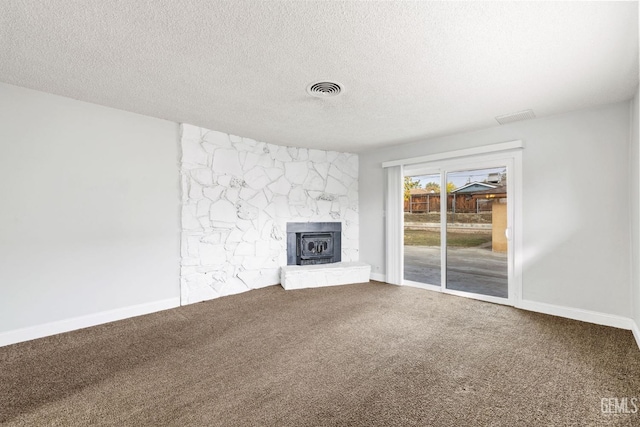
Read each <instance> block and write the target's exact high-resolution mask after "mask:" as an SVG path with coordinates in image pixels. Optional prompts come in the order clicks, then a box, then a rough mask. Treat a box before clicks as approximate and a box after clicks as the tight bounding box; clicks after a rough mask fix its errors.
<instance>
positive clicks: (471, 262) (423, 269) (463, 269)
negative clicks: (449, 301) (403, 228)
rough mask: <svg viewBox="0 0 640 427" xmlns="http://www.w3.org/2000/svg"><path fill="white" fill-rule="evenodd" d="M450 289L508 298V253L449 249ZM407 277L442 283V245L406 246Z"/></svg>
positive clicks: (437, 284)
mask: <svg viewBox="0 0 640 427" xmlns="http://www.w3.org/2000/svg"><path fill="white" fill-rule="evenodd" d="M447 270H448V271H447V289H453V290H458V291H465V292H473V293H476V294H482V295H490V296H495V297H501V298H507V283H508V282H507V254H502V253H496V252H492V251H491V248H448V249H447ZM404 278H405V279H407V280H412V281H414V282H420V283H427V284H430V285H436V286H439V285H440V247H438V246H405V247H404Z"/></svg>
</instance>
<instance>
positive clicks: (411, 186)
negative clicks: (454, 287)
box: [404, 173, 442, 286]
mask: <svg viewBox="0 0 640 427" xmlns="http://www.w3.org/2000/svg"><path fill="white" fill-rule="evenodd" d="M404 187H405V189H404V193H405V194H404V205H405V207H404V212H405V213H404V278H405V280H409V281H412V282H416V283H421V284H425V285H432V286H434V285H435V286H440V283H441V282H442V266H441V253H442V245H441V242H442V239H441V234H442V231H441V224H442V222H441V221H440V174H439V173H436V174H423V175H414V176H405V177H404Z"/></svg>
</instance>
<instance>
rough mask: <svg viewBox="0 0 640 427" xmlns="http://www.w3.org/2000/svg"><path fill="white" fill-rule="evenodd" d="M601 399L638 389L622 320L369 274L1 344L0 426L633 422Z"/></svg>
mask: <svg viewBox="0 0 640 427" xmlns="http://www.w3.org/2000/svg"><path fill="white" fill-rule="evenodd" d="M609 397H616V398H623V397H629V398H630V397H635V398H640V351H639V350H638V348H637V346H636V344H635V342H634V340H633V337H632V334H631V332H629V331H624V330H618V329H613V328H608V327H603V326H596V325H591V324H587V323H581V322H576V321H571V320H566V319H562V318H557V317H552V316H546V315H541V314H535V313H531V312H526V311H520V310H516V309H513V308H510V307H504V306H500V305H493V304H489V303H484V302H479V301H473V300H469V299H465V298H460V297H454V296H449V295H442V294H438V293H434V292H429V291H423V290H419V289H412V288H408V287H395V286H390V285H385V284H380V283H376V282H371V283H365V284H358V285H347V286H339V287H331V288H321V289H309V290H296V291H284V290H282V289H281V288H280V287H278V286H274V287H269V288H265V289H260V290H256V291H251V292H247V293H244V294H240V295H235V296H231V297H225V298H221V299H218V300H213V301H209V302H205V303H200V304H194V305H191V306H187V307H181V308H178V309H174V310H168V311H164V312H161V313H155V314H151V315H147V316H142V317H137V318H134V319H128V320H124V321H120V322H115V323H111V324H108V325H102V326H97V327H93V328H89V329H84V330H81V331H76V332H71V333H67V334H62V335H58V336H54V337H49V338H44V339H40V340H35V341H31V342H27V343H22V344H17V345H13V346H8V347H4V348H0V423H4V424H6V425H30V426H31V425H37V426H40V425H47V426H49V425H61V426H84V425H114V426H116V425H117V426H129V425H135V426H139V425H151V426H160V425H172V426H186V425H196V426H218V425H219V426H234V425H246V426H254V425H263V426H347V425H354V426H375V425H379V426H411V425H430V426H465V425H466V426H535V425H544V426H547V425H556V426H573V425H575V426H587V425H629V426H631V425H635V426H638V425H640V414H603V413H602V411H601V399H602V398H609ZM639 406H640V403H639ZM630 409H632V407H631V406H630Z"/></svg>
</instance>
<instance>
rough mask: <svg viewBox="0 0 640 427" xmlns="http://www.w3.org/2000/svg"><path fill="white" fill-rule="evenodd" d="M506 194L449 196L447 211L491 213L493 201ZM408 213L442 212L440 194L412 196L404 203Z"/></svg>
mask: <svg viewBox="0 0 640 427" xmlns="http://www.w3.org/2000/svg"><path fill="white" fill-rule="evenodd" d="M501 197H506V194H490V195H489V194H448V195H447V211H449V212H456V213H481V212H491V203H492V200H494V199H497V198H501ZM404 211H405V212H408V213H430V212H440V194H412V195H411V198H410V199H409V200H405V201H404Z"/></svg>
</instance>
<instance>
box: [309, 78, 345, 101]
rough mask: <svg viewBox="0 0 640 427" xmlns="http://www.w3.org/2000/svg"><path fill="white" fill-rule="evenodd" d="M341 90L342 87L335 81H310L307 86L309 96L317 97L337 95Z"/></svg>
mask: <svg viewBox="0 0 640 427" xmlns="http://www.w3.org/2000/svg"><path fill="white" fill-rule="evenodd" d="M341 92H342V87H341V86H340V85H339V84H338V83H335V82H317V83H312V84H310V85H309V86H308V87H307V93H308V94H309V95H311V96H317V97H319V98H328V97H330V96H337V95H339V94H340V93H341Z"/></svg>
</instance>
